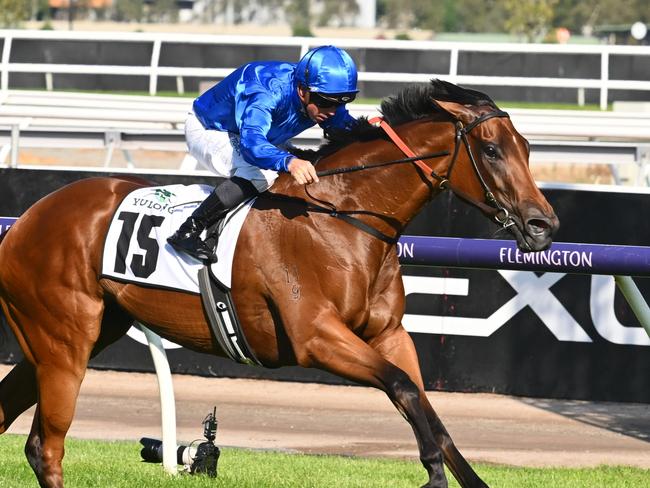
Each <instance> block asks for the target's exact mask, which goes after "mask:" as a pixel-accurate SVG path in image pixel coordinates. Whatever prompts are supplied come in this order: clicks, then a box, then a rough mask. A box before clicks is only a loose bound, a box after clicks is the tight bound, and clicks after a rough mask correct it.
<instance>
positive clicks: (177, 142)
mask: <svg viewBox="0 0 650 488" xmlns="http://www.w3.org/2000/svg"><path fill="white" fill-rule="evenodd" d="M191 104H192V99H190V98H170V97H157V96H125V95H105V94H84V93H62V92H44V91H40V92H39V91H23V90H7V91H5V92H4V93H3V94H1V95H0V164H8V165H10V166H14V167H15V166H17V165H18V160H19V157H18V155H19V152H20V149H21V148H23V149H31V148H75V149H99V150H103V151H105V156H104V161H103V166H104V167H109V166H111V164H112V160H113V156H114V154H115V151H122V153H123V154H124V156H125V159H126V160H127V161H128V162H129V168H135V167H136V166H137V165H135V164H132V163H131V161H132V158H131V153H132V151H138V150H159V151H176V152H185V150H186V147H185V141H184V137H183V132H182V128H183V124H184V121H185V117H186V115H187V112H188V109H189V108H190V107H191ZM349 108H350V110H351V112H352V114H353V115H354V116H356V117H359V116H362V115H363V116H371V115H376V114H377V113H378V111H379V108H378V107H376V106H374V105H360V104H357V103H353V104H351V105H350V106H349ZM509 112H510V114H511V117H512V120H513V123H514V124H515V126H516V127H517V129H518V130H519V131H520V132H521V133H522V134H523V135H524V136H525V137H526V138H528V139H529V141H530V143H531V164H539V163H559V164H576V163H577V164H581V163H588V164H606V165H609V166H610V168H611V170H612V174H613V175H614V178H615V181H616V182H617V183H620V182H621V181H620V180H621V178H619V174H618V173H619V172H618V169H617V168H619V167H622V166H626V167H627V168H628V169H629V168H633V171H632V173H634V174H633V176H632V177H631V181H629V183H632V184H636V185H643V184H646V183H645V182H646V181H647V178H648V177H650V174H649V169H650V113H645V114H644V113H632V112H627V113H624V112H620V113H619V112H597V111H577V110H576V111H560V110H525V109H509ZM321 136H322V131H320V130H319V129H318V128H315V129H309V130H307V131H305V132H303V133H302V134H300V135H299V136H298V137H297V138H296V140H295V141H294V142H295V143H296V144H298V145H300V146H303V147H305V146H306V147H313V146H316V145H317V144H319V143H320V142H321ZM181 161H182V158H179V160H178V163H177V165H176V166H175V168H172V169H180V166H181ZM150 166H152V165H150ZM161 169H164V168H163V167H162V166H161ZM166 169H169V168H166ZM183 169H187V167H184V168H183ZM628 172H629V171H628ZM628 180H630V178H629V177H628Z"/></svg>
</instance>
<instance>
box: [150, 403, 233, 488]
mask: <svg viewBox="0 0 650 488" xmlns="http://www.w3.org/2000/svg"><path fill="white" fill-rule="evenodd" d="M216 413H217V407H214V410H213V411H212V413H209V414H208V415H207V417H205V419H203V436H204V437H205V438H206V441H205V442H201V443H199V444H198V445H197V444H196V441H195V442H192V443H191V444H190V445H189V446H184V445H181V446H178V447H177V448H176V462H177V463H178V464H182V465H183V466H186V467H188V468H189V472H190V473H192V474H194V473H203V474H207V475H208V476H210V477H212V478H216V476H217V463H218V462H219V456H220V455H221V451H220V450H219V448H218V447H217V446H216V445H215V444H214V440H215V438H216V437H217V426H218V422H217V417H216ZM140 444H142V450H141V451H140V456H142V459H143V461H145V462H147V463H160V462H162V459H163V448H162V441H161V440H158V439H151V438H149V437H143V438H142V439H140Z"/></svg>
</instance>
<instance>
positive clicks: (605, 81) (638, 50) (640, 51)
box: [0, 30, 650, 110]
mask: <svg viewBox="0 0 650 488" xmlns="http://www.w3.org/2000/svg"><path fill="white" fill-rule="evenodd" d="M0 39H2V40H3V41H4V42H3V49H2V56H1V58H0V90H2V91H6V90H7V89H8V88H9V77H10V75H11V74H12V73H42V74H43V76H44V77H45V79H46V85H47V86H48V87H51V84H52V82H51V77H52V75H53V74H101V75H128V76H134V75H140V76H146V77H148V78H149V93H150V94H151V95H155V94H156V92H157V90H158V78H159V77H161V76H169V77H175V78H176V80H177V87H178V89H179V90H180V91H182V89H183V88H182V87H183V77H202V78H204V79H214V78H223V77H224V76H226V75H227V74H229V73H230V72H231V71H232V69H234V68H236V66H232V67H229V68H208V67H180V66H161V65H160V53H161V49H162V47H163V45H164V44H165V43H176V44H178V43H180V44H188V45H190V44H216V45H225V46H269V45H273V46H279V47H296V48H299V49H300V53H305V52H306V51H307V50H308V49H309V48H310V47H313V46H314V45H321V44H328V43H331V44H336V45H339V46H341V47H343V48H361V49H373V50H374V49H385V50H405V51H406V50H410V51H428V52H432V53H435V52H444V53H445V54H446V55H447V54H448V56H449V65H448V69H447V70H444V71H442V72H439V73H413V72H411V73H409V72H393V73H387V72H370V71H366V70H365V69H363V66H360V71H359V80H360V81H382V82H426V81H428V80H430V79H431V78H435V77H441V78H444V79H447V80H449V81H451V82H454V83H460V84H468V85H481V86H500V87H503V86H507V87H544V88H575V89H576V90H577V91H578V94H579V95H578V98H580V93H583V94H584V91H582V90H585V89H597V90H599V93H600V95H599V100H600V107H601V109H603V110H604V109H606V108H607V104H608V92H609V91H610V90H640V91H650V81H647V80H625V79H611V77H610V61H611V60H612V58H613V57H616V56H632V57H641V58H643V59H646V60H647V61H646V62H650V47H648V46H611V45H557V44H513V43H507V44H505V43H464V42H434V41H388V40H376V39H370V40H362V39H339V38H336V39H327V38H299V37H261V36H206V35H189V34H169V33H119V34H118V33H113V32H74V31H68V32H60V31H22V30H4V31H0ZM24 39H28V40H56V41H62V40H63V41H65V40H67V41H93V42H107V43H120V42H137V43H145V44H147V45H150V52H151V56H150V59H149V60H148V63H147V64H146V65H141V66H126V65H107V64H65V63H18V62H12V61H11V57H12V56H11V53H12V44H13V42H14V41H16V40H24ZM468 52H470V53H544V54H557V55H566V54H575V55H583V54H584V55H597V56H598V57H599V64H600V66H599V68H600V70H599V71H600V76H598V77H594V78H565V77H559V76H558V77H525V76H502V75H494V76H473V75H464V74H461V73H459V56H460V55H461V54H462V53H468Z"/></svg>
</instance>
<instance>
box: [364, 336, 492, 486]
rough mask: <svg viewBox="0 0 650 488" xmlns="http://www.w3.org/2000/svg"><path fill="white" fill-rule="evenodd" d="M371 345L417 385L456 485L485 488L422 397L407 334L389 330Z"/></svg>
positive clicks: (421, 401)
mask: <svg viewBox="0 0 650 488" xmlns="http://www.w3.org/2000/svg"><path fill="white" fill-rule="evenodd" d="M371 345H372V346H373V348H374V349H375V350H376V351H378V352H379V354H380V355H381V356H382V357H384V358H385V359H386V360H388V361H390V362H391V363H392V364H394V365H396V366H397V367H398V368H400V369H401V370H402V371H404V372H405V373H406V374H408V375H409V377H410V378H411V380H413V382H414V383H415V384H416V385H417V386H418V388H419V390H420V403H421V406H422V409H423V410H424V412H425V414H426V417H427V420H428V422H429V426H430V428H431V430H432V431H433V435H434V437H435V439H436V443H437V444H438V447H439V448H440V449H441V450H442V452H443V455H444V461H445V464H446V465H447V467H448V468H449V470H450V471H451V472H452V473H453V474H454V477H455V478H456V479H457V480H458V482H459V483H460V485H461V486H462V487H464V488H465V487H467V488H482V487H487V485H486V484H485V483H484V482H483V480H481V478H479V476H478V475H477V474H476V472H475V471H474V469H472V467H471V466H470V465H469V463H468V462H467V460H466V459H465V458H464V457H463V455H462V454H461V453H460V452H459V451H458V449H457V448H456V445H455V444H454V442H453V440H452V439H451V436H450V435H449V433H448V432H447V429H446V428H445V426H444V425H443V424H442V421H441V420H440V418H439V417H438V414H437V413H436V412H435V410H434V409H433V407H432V406H431V403H430V402H429V400H428V398H427V397H426V394H425V393H424V384H423V381H422V373H421V372H420V365H419V363H418V357H417V353H416V351H415V346H414V345H413V340H412V339H411V336H409V334H408V332H406V330H404V328H403V327H398V328H396V329H394V330H392V331H390V333H386V334H384V335H382V336H380V337H378V338H377V339H376V340H374V341H372V342H371Z"/></svg>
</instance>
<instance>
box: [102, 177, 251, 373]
mask: <svg viewBox="0 0 650 488" xmlns="http://www.w3.org/2000/svg"><path fill="white" fill-rule="evenodd" d="M211 190H212V188H211V187H209V186H206V185H169V186H165V187H147V188H141V189H138V190H135V191H133V192H132V193H130V194H128V195H127V196H126V197H125V198H124V199H123V200H122V203H121V204H120V206H119V207H118V209H117V210H116V212H115V214H114V216H113V220H112V222H111V225H110V226H109V229H108V232H107V234H106V239H105V241H104V252H103V257H102V271H101V275H100V276H101V277H105V278H109V279H112V280H115V281H120V282H123V283H135V284H139V285H142V286H151V287H155V288H163V289H168V290H174V291H182V292H187V293H193V294H199V295H201V299H202V302H203V305H204V308H205V312H206V317H207V319H208V322H209V324H210V329H211V332H212V334H213V336H214V340H215V343H216V344H218V345H219V346H220V347H221V348H222V349H223V350H224V351H225V352H226V354H227V355H228V356H229V357H230V358H231V359H233V360H234V361H237V362H240V363H243V364H257V365H259V364H260V363H259V361H258V360H257V359H256V358H255V356H254V355H253V353H252V351H251V349H250V347H249V346H248V344H247V343H246V339H245V337H244V335H243V333H242V331H241V327H240V324H239V319H238V318H237V313H236V311H235V305H234V303H233V300H232V297H231V294H230V286H231V272H232V258H233V255H234V252H235V246H236V243H237V238H238V236H239V231H240V230H241V227H242V225H243V223H244V220H245V218H246V215H247V214H248V210H249V209H250V206H251V205H252V202H251V201H249V202H248V203H246V204H243V205H241V206H239V207H238V208H237V209H235V210H233V211H231V212H230V213H228V214H227V215H226V216H225V218H223V219H222V220H221V221H220V222H217V223H215V224H214V225H212V226H211V227H210V228H209V229H208V232H207V234H208V237H207V241H206V243H207V244H208V245H209V246H212V247H213V248H214V249H216V253H217V254H218V256H219V261H218V262H216V263H212V264H210V265H209V266H205V265H204V264H203V263H201V262H199V261H197V260H195V259H193V258H190V257H189V256H186V255H184V254H179V253H177V252H176V251H175V250H174V249H173V248H172V246H170V245H169V244H168V243H167V237H168V236H169V235H171V234H172V233H173V232H174V231H175V230H176V229H177V228H178V227H179V225H180V224H181V223H182V222H184V221H185V219H186V218H187V216H188V215H190V214H191V213H192V212H193V211H194V209H195V208H196V207H197V206H198V205H199V204H200V202H201V201H203V199H204V198H205V197H206V196H207V194H209V193H210V192H211Z"/></svg>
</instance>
